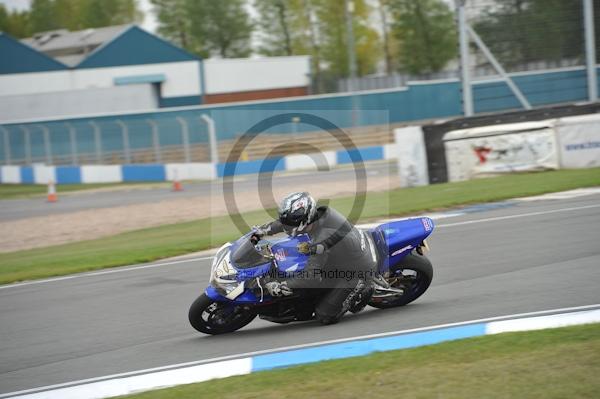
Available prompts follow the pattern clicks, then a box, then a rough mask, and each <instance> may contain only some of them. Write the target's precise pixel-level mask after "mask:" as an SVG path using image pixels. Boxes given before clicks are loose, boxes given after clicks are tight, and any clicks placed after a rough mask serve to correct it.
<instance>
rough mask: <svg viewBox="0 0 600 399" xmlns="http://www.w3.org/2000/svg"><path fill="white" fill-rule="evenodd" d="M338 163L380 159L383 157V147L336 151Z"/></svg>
mask: <svg viewBox="0 0 600 399" xmlns="http://www.w3.org/2000/svg"><path fill="white" fill-rule="evenodd" d="M336 158H337V163H338V164H344V163H354V162H355V161H359V160H362V161H363V162H366V161H378V160H380V159H383V147H382V146H374V147H362V148H357V149H355V150H350V151H346V150H343V151H337V153H336Z"/></svg>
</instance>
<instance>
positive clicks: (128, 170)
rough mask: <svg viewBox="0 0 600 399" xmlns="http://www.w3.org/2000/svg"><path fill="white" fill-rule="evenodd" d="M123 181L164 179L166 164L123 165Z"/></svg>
mask: <svg viewBox="0 0 600 399" xmlns="http://www.w3.org/2000/svg"><path fill="white" fill-rule="evenodd" d="M122 172H123V181H164V180H166V172H165V166H164V165H123V167H122Z"/></svg>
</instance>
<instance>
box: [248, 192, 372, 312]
mask: <svg viewBox="0 0 600 399" xmlns="http://www.w3.org/2000/svg"><path fill="white" fill-rule="evenodd" d="M278 213H279V219H278V220H274V221H272V222H270V223H267V224H265V225H262V226H258V227H255V231H254V234H253V236H254V238H253V239H254V240H255V241H256V240H258V239H260V238H261V237H262V236H264V235H274V234H277V233H281V232H283V231H285V232H286V233H287V234H288V235H290V236H296V235H298V234H303V233H307V234H308V235H309V237H310V240H311V244H309V243H307V242H303V243H301V244H299V245H298V250H299V252H301V253H304V254H306V255H311V257H310V259H309V261H308V265H307V268H306V269H305V270H304V272H303V273H301V274H298V275H296V276H294V277H293V278H290V279H287V280H284V281H277V280H275V281H269V282H267V283H266V284H265V285H266V288H267V290H268V291H269V293H270V294H271V295H272V296H287V295H291V294H292V293H293V291H294V290H298V289H308V288H331V290H330V291H329V292H328V293H327V294H325V295H324V296H323V297H322V298H321V299H320V301H319V303H318V304H317V306H316V308H315V316H316V318H317V319H318V320H319V321H320V322H321V323H323V324H333V323H337V322H338V321H339V320H340V319H341V317H342V316H343V315H344V313H346V312H347V311H348V310H350V311H353V312H356V311H358V310H360V309H362V308H364V306H366V303H367V301H368V300H369V298H370V296H371V294H372V292H373V288H372V284H371V279H370V277H372V276H373V273H374V271H375V269H376V255H375V248H371V245H372V241H371V240H369V239H368V238H367V237H366V236H365V233H363V232H362V231H360V230H358V229H357V228H356V227H354V226H353V225H352V224H351V223H350V222H349V221H348V220H347V219H346V218H345V217H344V216H342V215H341V214H340V213H339V212H337V211H336V210H335V209H333V208H330V207H327V206H319V207H317V203H316V201H315V200H314V198H313V197H311V196H310V194H309V193H307V192H296V193H292V194H289V195H288V196H286V197H285V198H284V199H283V201H282V202H281V205H280V206H279V209H278Z"/></svg>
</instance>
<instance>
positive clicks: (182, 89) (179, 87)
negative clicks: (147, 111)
mask: <svg viewBox="0 0 600 399" xmlns="http://www.w3.org/2000/svg"><path fill="white" fill-rule="evenodd" d="M155 74H164V75H165V77H166V81H165V82H164V83H163V84H162V96H163V97H183V96H197V95H200V94H201V87H200V63H199V62H198V61H185V62H168V63H161V64H148V65H131V66H120V67H111V68H90V69H74V70H67V71H53V72H34V73H23V74H11V75H0V96H8V95H23V94H38V93H51V92H57V91H70V90H82V89H91V88H109V87H114V86H115V84H114V79H115V78H122V77H128V76H140V75H155Z"/></svg>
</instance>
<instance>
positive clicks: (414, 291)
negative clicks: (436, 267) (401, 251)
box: [369, 252, 433, 309]
mask: <svg viewBox="0 0 600 399" xmlns="http://www.w3.org/2000/svg"><path fill="white" fill-rule="evenodd" d="M432 279H433V266H431V262H430V261H429V259H427V257H425V256H424V255H419V254H417V253H414V252H413V253H411V254H409V255H408V256H406V258H404V259H402V261H401V262H400V263H399V264H398V265H396V266H394V267H391V268H390V277H388V278H387V279H386V280H387V281H388V283H389V284H390V286H392V287H393V288H401V289H402V290H403V291H404V294H402V295H398V296H391V297H388V298H380V299H377V298H373V299H372V300H371V301H370V302H369V305H370V306H373V307H374V308H379V309H387V308H394V307H396V306H404V305H407V304H409V303H411V302H412V301H414V300H415V299H417V298H418V297H420V296H421V295H423V294H424V293H425V291H427V288H429V285H430V284H431V280H432Z"/></svg>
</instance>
